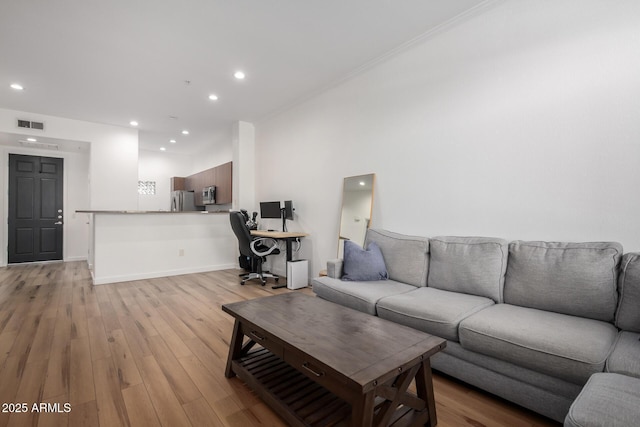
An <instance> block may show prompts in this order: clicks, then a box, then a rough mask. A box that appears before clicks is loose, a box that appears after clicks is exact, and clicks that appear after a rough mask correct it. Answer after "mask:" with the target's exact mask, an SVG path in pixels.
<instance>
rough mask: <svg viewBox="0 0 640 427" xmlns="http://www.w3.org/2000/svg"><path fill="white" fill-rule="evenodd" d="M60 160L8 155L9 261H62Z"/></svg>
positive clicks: (61, 163) (61, 160)
mask: <svg viewBox="0 0 640 427" xmlns="http://www.w3.org/2000/svg"><path fill="white" fill-rule="evenodd" d="M63 160H64V159H61V158H54V157H41V156H25V155H19V154H9V216H8V233H7V235H8V257H7V260H8V262H9V264H13V263H21V262H35V261H56V260H62V235H63V233H62V231H63V223H64V221H63V167H64V161H63Z"/></svg>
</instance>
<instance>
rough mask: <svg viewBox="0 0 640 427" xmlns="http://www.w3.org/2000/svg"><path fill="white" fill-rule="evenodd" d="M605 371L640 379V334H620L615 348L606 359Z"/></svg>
mask: <svg viewBox="0 0 640 427" xmlns="http://www.w3.org/2000/svg"><path fill="white" fill-rule="evenodd" d="M606 370H607V372H613V373H616V374H624V375H629V376H632V377H637V378H640V334H637V333H635V332H624V331H622V332H620V334H619V335H618V341H617V342H616V346H615V347H614V349H613V352H612V353H611V356H609V358H608V359H607V369H606Z"/></svg>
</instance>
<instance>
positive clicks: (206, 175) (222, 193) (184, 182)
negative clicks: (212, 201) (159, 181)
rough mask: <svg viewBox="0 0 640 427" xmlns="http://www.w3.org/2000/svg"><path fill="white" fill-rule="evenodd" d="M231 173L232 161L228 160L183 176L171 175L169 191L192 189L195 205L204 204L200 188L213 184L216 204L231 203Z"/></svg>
mask: <svg viewBox="0 0 640 427" xmlns="http://www.w3.org/2000/svg"><path fill="white" fill-rule="evenodd" d="M232 173H233V162H228V163H224V164H222V165H219V166H216V167H214V168H211V169H207V170H204V171H202V172H198V173H195V174H193V175H189V176H187V177H185V178H181V177H173V178H171V191H175V190H187V191H193V192H194V199H195V203H196V206H204V203H203V202H202V189H203V188H205V187H210V186H212V185H215V187H216V205H225V204H228V203H231V196H232V194H231V191H232V176H233V175H232Z"/></svg>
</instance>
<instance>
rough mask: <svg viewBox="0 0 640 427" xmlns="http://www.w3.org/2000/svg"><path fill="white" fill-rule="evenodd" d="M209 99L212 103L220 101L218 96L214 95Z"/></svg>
mask: <svg viewBox="0 0 640 427" xmlns="http://www.w3.org/2000/svg"><path fill="white" fill-rule="evenodd" d="M209 99H210V100H212V101H217V100H218V95H214V94H213V93H212V94H211V95H209Z"/></svg>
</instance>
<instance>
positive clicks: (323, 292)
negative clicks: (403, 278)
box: [311, 276, 416, 316]
mask: <svg viewBox="0 0 640 427" xmlns="http://www.w3.org/2000/svg"><path fill="white" fill-rule="evenodd" d="M311 285H312V287H313V292H315V294H316V295H317V296H319V297H320V298H323V299H326V300H328V301H331V302H335V303H337V304H340V305H343V306H345V307H350V308H353V309H356V310H359V311H362V312H365V313H369V314H372V315H374V316H375V315H377V311H376V303H377V302H378V300H379V299H380V298H384V297H388V296H390V295H395V294H400V293H404V292H409V291H413V290H415V289H416V287H415V286H413V285H407V284H405V283H400V282H396V281H395V280H378V281H374V282H345V281H343V280H340V279H334V278H332V277H326V276H325V277H318V278H315V279H313V280H312V281H311Z"/></svg>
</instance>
